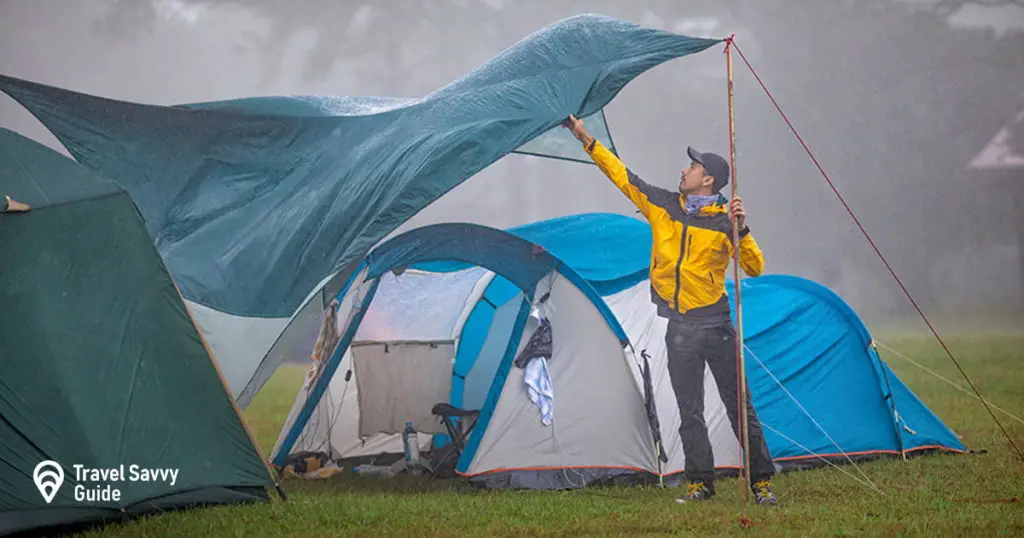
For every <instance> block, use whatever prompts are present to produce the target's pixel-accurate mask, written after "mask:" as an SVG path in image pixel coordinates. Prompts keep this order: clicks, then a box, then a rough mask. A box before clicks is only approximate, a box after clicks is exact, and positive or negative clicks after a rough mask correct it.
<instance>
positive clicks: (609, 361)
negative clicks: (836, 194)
mask: <svg viewBox="0 0 1024 538" xmlns="http://www.w3.org/2000/svg"><path fill="white" fill-rule="evenodd" d="M650 248H651V232H650V228H649V226H648V225H647V223H645V222H643V221H640V220H636V219H633V218H630V217H626V216H622V215H614V214H582V215H573V216H568V217H563V218H558V219H553V220H548V221H543V222H538V223H534V224H530V225H527V226H522V227H517V228H511V229H509V230H498V229H494V228H488V227H484V226H479V225H475V224H461V223H445V224H436V225H430V226H424V227H422V228H417V229H415V230H412V231H409V232H407V233H404V234H401V235H398V236H396V237H394V238H392V239H391V240H389V241H387V242H385V243H383V244H381V245H380V246H378V247H377V248H376V249H374V250H373V251H371V253H370V254H369V255H368V256H367V257H366V258H365V259H363V260H360V261H359V262H358V263H356V264H353V267H352V270H351V271H349V274H351V275H352V277H351V278H350V279H349V280H348V282H347V283H346V284H345V286H344V288H343V289H342V290H341V291H340V292H339V293H338V295H337V299H338V305H339V306H338V309H337V312H336V317H335V318H334V319H336V320H337V328H338V331H337V334H338V335H339V339H340V345H338V347H337V349H336V350H335V352H334V354H333V355H331V356H330V358H329V359H325V361H324V362H322V363H320V364H318V365H317V366H316V368H317V374H316V377H315V378H314V379H313V380H312V382H310V383H308V384H307V385H306V386H305V387H304V388H303V389H302V390H301V391H300V393H299V394H298V395H297V397H296V400H295V403H294V405H293V408H292V410H291V414H290V416H289V418H288V420H287V422H286V424H285V426H284V428H283V429H282V431H281V434H280V437H279V439H278V441H277V444H276V446H275V447H274V451H273V456H272V461H273V462H274V463H275V464H278V465H281V464H282V463H283V462H285V461H286V460H287V458H288V456H289V455H291V454H297V453H300V452H305V451H324V452H329V454H330V456H331V457H333V458H339V459H344V458H351V457H358V456H366V455H374V454H378V453H381V452H392V453H399V452H401V450H402V444H401V437H400V432H401V429H402V426H403V425H404V423H405V422H406V421H412V422H413V423H414V424H415V425H416V427H417V430H418V431H419V432H421V437H420V441H421V448H422V449H424V450H429V449H430V448H431V444H432V443H433V442H434V441H435V439H436V437H435V436H436V435H441V434H444V433H446V432H445V430H444V429H443V428H442V427H441V425H440V424H439V423H438V421H437V419H436V417H434V416H432V415H431V407H432V406H433V404H435V403H438V402H448V403H450V404H452V405H454V406H456V407H460V408H465V409H477V410H480V411H481V415H480V419H479V421H478V423H477V425H476V427H475V428H473V430H472V435H471V436H470V438H469V442H468V444H467V446H466V448H465V450H464V451H463V452H462V455H461V458H460V460H459V462H458V466H457V471H458V472H459V473H460V474H462V475H464V476H466V477H469V478H470V479H471V480H473V481H475V482H478V483H481V484H483V485H486V486H488V487H526V488H538V489H557V488H566V487H580V486H583V485H586V484H592V483H595V482H602V481H607V480H611V479H633V478H651V477H658V476H659V475H660V476H662V477H670V476H674V475H680V474H681V471H682V469H683V463H684V456H683V448H682V446H681V443H680V440H679V436H678V435H677V434H676V432H677V431H678V427H679V416H678V408H677V406H676V402H675V394H674V393H673V390H672V386H671V383H670V381H669V377H668V373H667V370H666V360H667V357H666V353H665V346H664V338H665V327H666V322H665V320H664V319H662V318H659V317H658V316H657V314H656V308H655V306H654V305H653V304H652V303H651V300H650V293H651V291H650V284H649V281H648V264H649V260H650ZM742 286H743V297H744V331H745V335H746V339H745V345H746V354H745V355H746V361H747V363H746V364H747V372H748V380H749V384H750V390H751V393H752V395H753V400H754V405H755V407H756V409H757V411H758V415H759V417H760V419H761V422H762V424H763V425H764V428H765V436H766V439H767V442H768V445H769V448H770V450H771V453H772V456H773V458H774V460H775V461H776V463H777V464H778V465H779V466H780V468H782V469H788V468H794V467H798V468H800V467H814V466H819V465H824V464H825V462H835V463H841V462H844V461H850V460H857V459H862V458H871V457H878V456H884V455H896V456H899V455H912V454H919V453H924V452H926V451H945V452H964V451H966V447H964V445H963V444H962V443H961V442H960V441H959V440H958V438H957V436H956V435H955V434H954V433H953V432H952V431H951V430H950V429H949V428H948V427H946V426H945V425H944V424H943V423H942V421H941V420H940V419H939V418H937V417H936V416H935V415H934V414H933V413H932V412H931V411H930V410H929V409H928V408H927V407H926V406H925V405H924V404H923V403H922V402H921V401H920V400H919V399H918V398H917V397H916V396H915V395H914V394H913V393H912V392H911V391H910V390H909V389H908V388H907V387H906V385H904V384H903V383H902V382H901V381H900V380H899V378H897V377H896V376H895V374H894V373H893V372H892V371H891V370H890V369H889V368H888V367H887V366H886V365H885V363H884V362H882V361H881V360H880V358H879V356H878V355H877V354H876V352H875V350H874V349H873V347H872V340H871V336H870V334H869V333H868V331H867V329H866V328H865V326H864V324H863V323H862V322H861V321H860V319H859V318H858V316H857V315H856V313H855V312H854V311H853V310H852V309H851V308H850V307H849V306H848V305H847V304H846V303H845V302H844V301H843V300H842V299H841V298H840V297H839V296H837V295H836V294H835V293H833V292H832V291H830V290H828V289H827V288H825V287H823V286H821V285H819V284H816V283H814V282H812V281H809V280H806V279H802V278H797V277H793V276H787V275H763V276H760V277H757V278H751V279H745V280H743V282H742ZM729 288H733V284H732V283H731V282H729V283H728V284H727V289H729ZM534 310H537V311H539V313H540V315H541V317H543V318H544V319H547V320H548V321H549V323H550V328H551V335H552V344H553V345H552V351H551V354H550V357H547V368H548V372H549V373H550V379H551V382H552V384H553V413H552V415H553V421H552V422H551V423H550V424H549V425H545V423H544V422H543V421H542V413H541V411H540V410H539V409H538V407H537V406H536V405H535V404H534V402H532V401H531V400H530V398H529V397H528V395H527V389H526V386H525V384H524V381H525V380H524V377H525V375H526V373H525V371H524V369H522V368H519V367H517V366H515V365H514V364H513V361H514V360H515V358H516V355H517V353H518V352H519V351H520V350H521V349H522V348H523V347H524V345H526V343H527V342H528V340H529V339H530V337H531V336H532V335H533V333H534V331H536V330H537V327H538V326H539V325H538V323H537V317H534V316H531V315H530V313H531V311H534ZM300 320H304V321H300ZM319 323H320V321H319V320H318V318H317V317H316V316H315V315H310V316H304V317H303V316H300V317H297V318H296V321H295V323H293V326H292V327H291V328H290V329H289V332H294V334H303V335H306V337H305V340H304V342H302V340H303V339H301V338H300V339H296V340H295V342H302V343H301V344H300V345H298V347H297V348H294V349H291V350H287V349H285V347H284V346H277V347H275V349H274V350H273V351H272V352H271V354H270V355H268V356H267V357H266V358H265V359H264V361H263V363H262V365H261V371H260V372H258V373H257V376H256V377H257V378H258V379H266V377H269V374H270V373H271V372H273V371H274V370H275V369H276V368H277V365H279V364H280V363H281V360H283V359H284V358H286V357H288V356H289V355H295V354H299V355H303V354H304V355H305V356H309V350H310V349H311V348H312V344H313V340H314V339H315V335H316V331H317V329H318V326H319ZM303 324H304V325H305V326H301V325H303ZM310 335H311V336H310ZM645 358H646V359H647V361H646V366H647V367H649V372H650V373H649V377H648V379H647V382H648V383H647V384H645V376H644V374H643V370H644V367H645V360H644V359H645ZM704 377H705V391H706V392H705V394H706V395H705V398H706V400H705V415H706V416H705V419H706V423H707V424H708V428H709V433H710V436H711V439H712V444H713V449H714V454H715V460H716V465H717V466H718V467H719V468H720V470H721V471H722V472H725V473H728V472H729V471H730V469H731V470H735V469H736V468H739V467H740V466H741V465H742V463H741V461H740V458H739V449H738V446H739V443H738V441H737V437H736V435H735V434H734V432H733V431H732V429H731V427H730V424H729V421H728V418H727V416H726V408H725V406H726V405H729V404H730V402H723V401H722V400H721V398H720V397H719V396H718V391H717V387H716V385H715V382H714V380H713V378H712V374H711V372H710V370H707V371H705V374H704ZM645 385H646V386H649V387H650V389H649V390H648V389H645ZM732 404H733V405H735V403H732ZM648 410H650V411H651V414H650V415H649V414H648ZM658 439H663V440H664V456H665V458H664V460H662V459H661V458H659V455H660V454H661V453H660V452H659V449H658V445H657V444H656V441H657V440H658Z"/></svg>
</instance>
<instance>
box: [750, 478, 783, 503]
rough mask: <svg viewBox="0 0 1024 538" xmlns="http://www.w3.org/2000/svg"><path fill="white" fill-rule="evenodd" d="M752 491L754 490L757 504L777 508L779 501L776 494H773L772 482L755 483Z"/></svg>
mask: <svg viewBox="0 0 1024 538" xmlns="http://www.w3.org/2000/svg"><path fill="white" fill-rule="evenodd" d="M750 489H752V490H754V500H755V501H756V502H757V504H767V505H770V506H775V504H776V503H778V502H779V501H778V500H777V499H776V498H775V494H774V493H772V482H771V480H762V481H760V482H755V483H754V485H753V487H751V488H750Z"/></svg>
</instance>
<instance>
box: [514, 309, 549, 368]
mask: <svg viewBox="0 0 1024 538" xmlns="http://www.w3.org/2000/svg"><path fill="white" fill-rule="evenodd" d="M553 350H554V346H553V344H552V342H551V322H549V321H548V320H547V318H544V319H542V320H541V321H540V326H539V327H537V330H536V331H535V332H534V333H533V336H531V337H530V341H529V342H527V343H526V347H524V348H523V350H522V351H520V352H519V356H518V357H516V362H515V364H516V366H517V367H518V368H521V369H522V368H526V365H527V364H530V361H532V360H533V359H536V358H537V357H544V358H545V359H551V353H552V351H553Z"/></svg>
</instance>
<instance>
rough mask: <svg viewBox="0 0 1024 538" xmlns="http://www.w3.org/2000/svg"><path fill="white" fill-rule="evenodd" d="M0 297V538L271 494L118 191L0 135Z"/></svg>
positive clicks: (216, 375)
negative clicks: (19, 207) (15, 208)
mask: <svg viewBox="0 0 1024 538" xmlns="http://www.w3.org/2000/svg"><path fill="white" fill-rule="evenodd" d="M7 197H10V199H12V200H15V201H17V202H22V203H25V204H28V205H29V206H31V209H30V210H28V211H19V212H12V211H10V209H12V207H11V206H12V204H10V203H8V201H7ZM0 305H2V306H3V310H2V313H0V535H3V534H8V533H12V532H18V531H23V530H30V529H35V530H39V529H42V528H45V527H48V526H51V525H62V524H74V523H87V522H95V521H110V520H117V519H125V518H130V517H134V516H137V515H140V514H143V513H147V512H153V511H164V510H169V509H174V508H181V507H186V506H194V505H200V504H218V503H236V502H249V501H267V500H269V498H270V497H269V494H268V493H269V492H268V489H267V488H268V487H272V486H273V485H274V478H273V476H272V475H271V472H270V470H269V468H268V466H267V465H266V463H265V462H264V460H263V458H262V457H261V456H260V453H259V451H258V449H257V447H256V443H255V441H254V440H253V438H252V436H251V435H250V432H249V431H248V429H247V427H246V425H245V423H244V421H243V419H242V417H241V415H240V413H239V411H238V408H237V407H236V406H235V403H234V401H233V400H232V399H231V397H230V396H229V394H228V392H227V390H226V387H225V384H224V380H223V377H222V376H221V374H220V372H219V371H218V369H217V367H216V364H215V363H214V361H213V359H212V358H211V355H210V353H209V351H208V348H207V346H206V344H205V343H204V341H203V339H202V338H201V337H200V335H199V333H198V331H197V329H196V327H195V325H194V323H193V321H192V318H191V317H190V316H189V314H188V312H187V311H186V309H185V306H184V302H183V300H182V298H181V296H180V294H179V291H178V289H177V287H176V285H175V283H174V282H173V281H172V280H171V277H170V276H169V275H168V273H167V270H166V269H165V267H164V264H163V262H162V260H161V258H160V256H159V254H158V252H157V250H156V248H155V247H154V245H153V243H152V240H151V238H150V236H149V234H148V233H147V232H146V228H145V224H144V222H143V220H142V218H141V216H140V215H139V212H138V210H137V209H136V207H135V205H134V204H133V203H132V200H131V199H130V198H129V197H128V195H127V194H126V193H125V192H124V191H122V190H121V189H120V188H118V186H117V185H116V184H114V183H112V182H110V181H106V180H104V179H101V178H98V177H96V176H95V175H92V174H91V173H90V172H88V171H86V169H85V168H83V167H81V166H80V165H78V163H76V162H74V161H72V160H71V159H69V158H66V157H64V156H63V155H60V154H59V153H57V152H54V151H52V150H50V149H49V148H47V147H45V146H43V145H41V144H39V143H36V142H34V141H31V140H29V139H27V138H24V137H22V136H20V135H18V134H17V133H14V132H11V131H8V130H5V129H0ZM46 461H52V462H55V463H56V464H50V465H46V464H43V465H41V462H46ZM58 465H59V467H58ZM87 469H88V470H87ZM37 483H38V484H42V486H38V485H37ZM58 485H59V487H57V488H56V490H55V491H54V486H58ZM51 491H53V495H52V498H49V499H47V498H46V497H47V495H46V494H49V493H50V492H51Z"/></svg>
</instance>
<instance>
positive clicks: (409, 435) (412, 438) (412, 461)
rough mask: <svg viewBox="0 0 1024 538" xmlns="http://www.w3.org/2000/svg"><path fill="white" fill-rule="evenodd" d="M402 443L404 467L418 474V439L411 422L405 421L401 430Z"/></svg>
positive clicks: (411, 472)
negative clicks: (403, 447)
mask: <svg viewBox="0 0 1024 538" xmlns="http://www.w3.org/2000/svg"><path fill="white" fill-rule="evenodd" d="M402 444H403V445H404V446H405V469H406V471H408V472H409V474H412V475H418V474H420V440H419V437H418V436H417V435H416V430H415V429H413V427H412V422H406V423H405V431H403V432H402Z"/></svg>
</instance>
